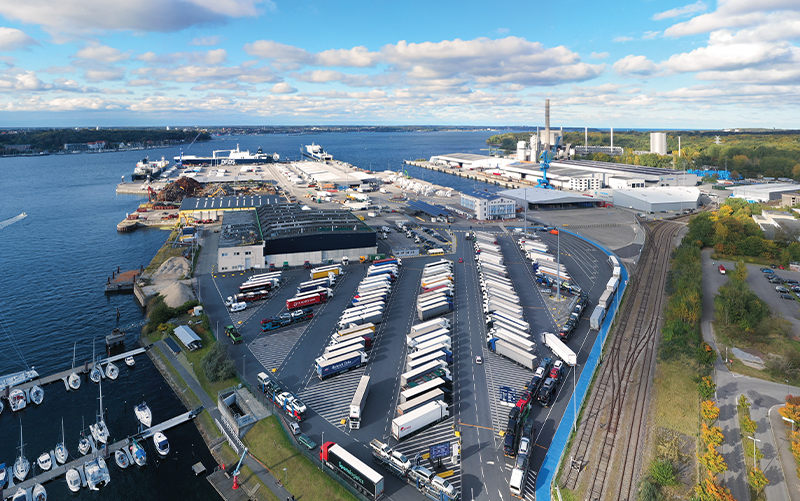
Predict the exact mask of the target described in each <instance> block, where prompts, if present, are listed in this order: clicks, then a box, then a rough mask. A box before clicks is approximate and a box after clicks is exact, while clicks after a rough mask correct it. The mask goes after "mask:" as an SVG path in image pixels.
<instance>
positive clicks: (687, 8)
mask: <svg viewBox="0 0 800 501" xmlns="http://www.w3.org/2000/svg"><path fill="white" fill-rule="evenodd" d="M706 9H708V6H707V5H706V4H705V2H703V1H702V0H698V1H697V2H695V3H692V4H689V5H684V6H683V7H677V8H675V9H670V10H667V11H664V12H660V13H658V14H655V15H654V16H653V19H654V20H655V21H659V20H661V19H670V18H673V17H682V16H688V15H690V14H694V13H695V12H703V11H705V10H706Z"/></svg>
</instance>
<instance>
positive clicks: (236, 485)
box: [233, 447, 248, 490]
mask: <svg viewBox="0 0 800 501" xmlns="http://www.w3.org/2000/svg"><path fill="white" fill-rule="evenodd" d="M247 451H248V449H247V447H245V448H244V452H242V457H240V458H239V464H237V465H236V469H235V470H233V490H236V489H238V488H239V469H240V468H241V467H242V462H243V461H244V457H245V456H246V455H247Z"/></svg>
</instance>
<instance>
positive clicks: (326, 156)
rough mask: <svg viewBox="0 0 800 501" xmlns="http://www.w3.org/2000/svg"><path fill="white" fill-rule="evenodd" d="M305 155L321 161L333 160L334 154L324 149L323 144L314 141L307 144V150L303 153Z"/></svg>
mask: <svg viewBox="0 0 800 501" xmlns="http://www.w3.org/2000/svg"><path fill="white" fill-rule="evenodd" d="M303 155H305V156H306V157H308V158H311V159H313V160H319V161H320V162H327V161H328V160H333V155H331V154H330V153H328V152H327V151H325V150H323V149H322V146H320V145H318V144H314V143H311V144H308V145H306V152H305V153H303Z"/></svg>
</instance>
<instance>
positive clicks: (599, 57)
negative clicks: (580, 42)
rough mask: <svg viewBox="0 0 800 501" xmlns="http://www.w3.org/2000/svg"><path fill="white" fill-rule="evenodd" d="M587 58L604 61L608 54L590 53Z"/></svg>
mask: <svg viewBox="0 0 800 501" xmlns="http://www.w3.org/2000/svg"><path fill="white" fill-rule="evenodd" d="M589 57H591V58H592V59H605V58H607V57H608V52H592V53H591V54H589Z"/></svg>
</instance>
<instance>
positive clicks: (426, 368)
mask: <svg viewBox="0 0 800 501" xmlns="http://www.w3.org/2000/svg"><path fill="white" fill-rule="evenodd" d="M439 369H447V362H446V361H444V360H433V361H430V362H428V363H426V364H423V365H421V366H419V367H417V368H416V369H414V370H411V371H408V372H404V373H402V374H400V386H401V387H404V386H406V385H407V384H408V383H410V382H412V381H416V380H417V379H419V378H421V377H422V376H424V375H425V374H429V373H431V372H433V371H436V370H439Z"/></svg>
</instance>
